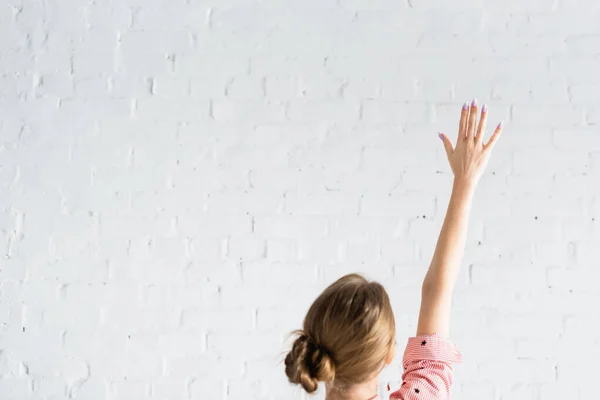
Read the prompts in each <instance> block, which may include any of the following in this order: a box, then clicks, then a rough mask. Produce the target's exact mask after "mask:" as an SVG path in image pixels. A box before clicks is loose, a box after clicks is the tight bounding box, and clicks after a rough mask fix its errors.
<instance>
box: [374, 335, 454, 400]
mask: <svg viewBox="0 0 600 400" xmlns="http://www.w3.org/2000/svg"><path fill="white" fill-rule="evenodd" d="M461 361H462V356H461V354H460V351H459V350H458V347H456V346H455V345H454V344H453V343H452V342H450V341H449V340H447V339H444V338H442V337H440V336H438V335H437V334H433V335H425V336H417V337H412V338H410V339H408V344H407V345H406V349H405V350H404V357H403V358H402V366H403V367H404V373H403V374H402V385H401V386H400V389H398V390H396V391H395V392H393V393H392V394H391V395H390V400H449V399H450V388H451V387H452V378H453V377H452V364H454V363H460V362H461ZM376 398H377V397H376Z"/></svg>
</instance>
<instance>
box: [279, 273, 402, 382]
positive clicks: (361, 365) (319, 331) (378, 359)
mask: <svg viewBox="0 0 600 400" xmlns="http://www.w3.org/2000/svg"><path fill="white" fill-rule="evenodd" d="M395 326H396V324H395V321H394V314H393V312H392V307H391V305H390V300H389V297H388V295H387V293H386V291H385V289H384V288H383V286H382V285H380V284H379V283H377V282H369V281H368V280H366V279H365V278H364V277H362V276H360V275H357V274H349V275H345V276H343V277H342V278H340V279H338V280H337V281H336V282H334V283H333V284H331V285H330V286H329V287H327V288H326V289H325V290H324V291H323V293H321V295H319V297H318V298H317V299H316V300H315V301H314V303H313V304H312V305H311V307H310V309H309V310H308V313H307V314H306V317H305V318H304V325H303V329H302V330H299V331H296V332H295V333H296V334H297V335H298V337H297V339H296V340H295V341H294V344H293V347H292V349H291V350H290V352H289V353H288V354H287V356H286V358H285V373H286V375H287V376H288V379H289V381H290V382H292V383H295V384H301V385H302V387H303V388H304V390H306V391H307V392H308V393H312V392H314V391H315V390H317V387H318V383H319V381H323V382H327V383H329V384H331V385H333V386H334V387H335V388H338V389H341V390H345V389H348V388H349V387H351V386H352V385H354V384H358V383H362V382H365V381H368V380H369V379H372V378H373V375H374V374H375V373H378V372H379V371H380V370H381V368H382V367H383V364H384V361H385V359H386V357H387V355H388V354H389V352H390V350H391V348H392V346H394V344H395V337H396V328H395Z"/></svg>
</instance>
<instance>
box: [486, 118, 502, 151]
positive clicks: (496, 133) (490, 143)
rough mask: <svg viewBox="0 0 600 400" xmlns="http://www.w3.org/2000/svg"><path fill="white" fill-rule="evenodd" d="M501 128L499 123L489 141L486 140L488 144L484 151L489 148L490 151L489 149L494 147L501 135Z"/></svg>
mask: <svg viewBox="0 0 600 400" xmlns="http://www.w3.org/2000/svg"><path fill="white" fill-rule="evenodd" d="M502 128H503V123H502V122H500V123H499V124H498V126H497V127H496V130H495V131H494V133H493V134H492V137H490V140H488V142H487V143H486V145H485V146H484V148H485V149H488V148H489V149H490V150H491V149H493V148H494V145H495V144H496V141H498V138H499V137H500V133H502Z"/></svg>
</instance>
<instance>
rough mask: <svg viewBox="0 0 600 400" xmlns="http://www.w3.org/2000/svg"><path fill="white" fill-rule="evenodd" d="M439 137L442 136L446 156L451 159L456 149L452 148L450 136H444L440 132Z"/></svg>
mask: <svg viewBox="0 0 600 400" xmlns="http://www.w3.org/2000/svg"><path fill="white" fill-rule="evenodd" d="M438 135H439V136H440V139H442V142H443V143H444V149H445V150H446V156H448V158H450V156H451V155H452V153H453V152H454V148H453V147H452V142H451V141H450V139H448V136H446V135H444V134H443V133H441V132H440V133H439V134H438Z"/></svg>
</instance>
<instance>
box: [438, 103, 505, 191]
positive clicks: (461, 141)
mask: <svg viewBox="0 0 600 400" xmlns="http://www.w3.org/2000/svg"><path fill="white" fill-rule="evenodd" d="M487 111H488V110H487V106H486V105H485V104H484V105H483V107H482V108H481V116H480V118H479V121H477V116H478V115H477V114H478V107H477V100H473V101H472V102H471V104H470V105H469V104H468V103H465V104H464V106H463V108H462V111H461V114H460V124H459V126H458V138H457V140H456V147H453V146H452V142H451V141H450V139H448V137H447V136H446V135H445V134H443V133H440V134H439V135H440V138H441V139H442V141H443V142H444V148H445V149H446V155H447V156H448V162H449V163H450V167H451V168H452V172H453V173H454V177H455V178H456V180H458V181H461V182H465V183H468V184H475V183H477V181H478V180H479V178H480V177H481V174H482V173H483V170H484V169H485V166H486V165H487V162H488V159H489V157H490V153H491V151H492V148H493V147H494V144H495V143H496V141H497V140H498V138H499V137H500V133H501V132H502V122H500V123H499V124H498V126H496V130H495V131H494V133H493V134H492V136H491V137H490V139H489V140H488V142H487V143H485V144H484V143H483V136H484V133H485V127H486V122H487V114H488V112H487Z"/></svg>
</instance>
